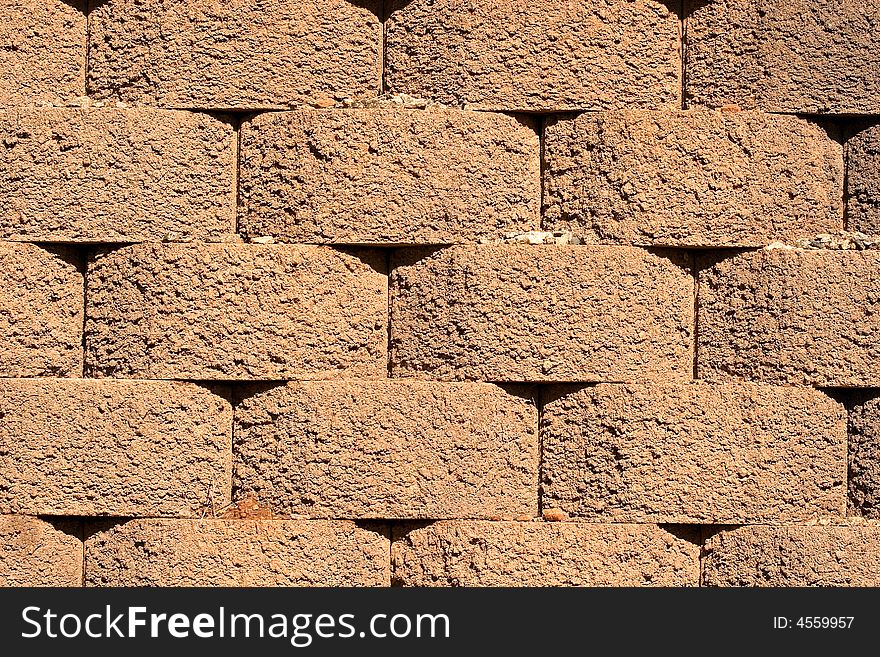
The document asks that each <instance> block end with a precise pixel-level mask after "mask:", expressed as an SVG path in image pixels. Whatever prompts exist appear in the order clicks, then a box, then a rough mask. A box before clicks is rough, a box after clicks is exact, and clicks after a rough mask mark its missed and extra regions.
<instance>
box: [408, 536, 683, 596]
mask: <svg viewBox="0 0 880 657" xmlns="http://www.w3.org/2000/svg"><path fill="white" fill-rule="evenodd" d="M392 539H393V542H392V544H391V562H392V567H393V579H394V581H395V582H396V583H397V584H402V585H403V586H697V584H698V581H699V576H700V575H699V573H700V566H699V554H700V548H699V546H698V545H696V544H695V543H692V542H690V541H688V540H686V539H684V538H679V537H677V536H675V535H673V534H671V533H670V532H668V531H666V530H664V529H661V528H659V527H657V526H656V525H592V524H581V523H571V522H553V523H545V522H480V521H476V522H467V521H446V522H437V523H434V524H432V525H428V526H417V525H411V526H408V525H395V526H394V530H393V536H392Z"/></svg>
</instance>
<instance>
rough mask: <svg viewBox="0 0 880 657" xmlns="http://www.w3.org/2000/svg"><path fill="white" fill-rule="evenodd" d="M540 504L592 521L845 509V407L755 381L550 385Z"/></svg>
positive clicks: (745, 519) (763, 519) (822, 513)
mask: <svg viewBox="0 0 880 657" xmlns="http://www.w3.org/2000/svg"><path fill="white" fill-rule="evenodd" d="M545 394H546V395H547V397H546V401H545V403H544V406H543V412H542V416H541V417H542V425H541V442H542V445H543V451H542V466H541V472H542V482H541V483H542V491H543V497H542V504H543V508H545V509H546V508H559V509H562V510H563V511H565V512H566V513H567V514H569V515H570V516H572V517H578V516H579V517H585V518H589V519H590V520H591V521H594V522H659V523H706V524H734V523H759V522H760V523H777V524H778V523H782V522H790V521H807V520H814V519H819V518H822V519H825V518H833V517H837V518H838V519H840V518H842V517H843V516H845V515H846V413H845V411H844V408H843V406H842V404H840V403H838V402H835V401H833V400H832V399H831V398H830V397H828V396H827V395H825V394H824V393H822V392H819V391H817V390H812V389H809V388H795V387H776V386H768V385H760V384H748V383H735V384H721V385H708V384H699V383H697V384H672V385H670V384H654V385H611V384H600V385H598V386H595V387H589V388H580V389H579V388H576V387H570V386H568V387H553V388H550V389H549V390H548V391H547V392H546V393H545Z"/></svg>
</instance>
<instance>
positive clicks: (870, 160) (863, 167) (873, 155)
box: [846, 125, 880, 235]
mask: <svg viewBox="0 0 880 657" xmlns="http://www.w3.org/2000/svg"><path fill="white" fill-rule="evenodd" d="M846 148H847V176H846V180H847V196H848V200H847V205H846V213H847V214H846V218H847V228H849V229H850V230H859V231H862V232H863V233H867V234H869V235H878V234H880V125H875V126H874V127H872V128H866V129H864V130H862V131H861V132H859V133H858V134H856V135H855V136H853V137H852V138H851V139H850V140H849V141H847V143H846Z"/></svg>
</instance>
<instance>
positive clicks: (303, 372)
mask: <svg viewBox="0 0 880 657" xmlns="http://www.w3.org/2000/svg"><path fill="white" fill-rule="evenodd" d="M384 268H385V257H384V255H382V254H379V253H377V252H372V251H370V252H362V253H361V254H360V256H359V255H357V254H353V253H344V252H340V251H335V250H333V249H331V248H326V247H302V246H277V245H275V246H273V245H269V246H265V245H257V244H252V245H243V244H235V245H233V244H202V245H181V244H142V245H136V246H132V247H127V248H124V249H120V250H118V251H115V252H113V253H111V254H109V255H105V256H103V257H100V258H98V259H97V260H96V261H94V262H92V263H91V265H90V267H89V273H88V288H89V294H88V310H87V314H88V319H87V322H86V351H87V354H88V355H87V363H88V369H89V371H90V372H91V373H92V374H94V375H97V376H116V377H121V378H133V377H139V378H160V379H161V378H179V379H196V380H210V379H273V380H277V379H285V378H291V379H293V378H307V379H308V378H331V377H342V376H345V377H351V378H358V377H365V378H377V377H379V378H382V377H385V376H387V360H386V343H387V324H388V312H387V305H388V290H387V288H388V281H387V276H386V274H385V273H384Z"/></svg>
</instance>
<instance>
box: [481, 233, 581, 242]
mask: <svg viewBox="0 0 880 657" xmlns="http://www.w3.org/2000/svg"><path fill="white" fill-rule="evenodd" d="M479 243H480V244H556V245H557V246H565V245H569V244H581V238H580V237H578V236H577V235H575V234H573V233H570V232H568V231H563V230H554V231H550V232H547V231H540V230H530V231H528V232H525V233H506V234H504V235H503V236H502V237H499V238H497V239H492V238H483V239H481V240H480V241H479Z"/></svg>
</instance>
